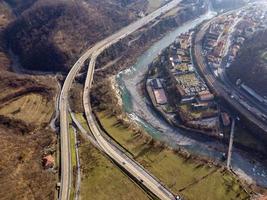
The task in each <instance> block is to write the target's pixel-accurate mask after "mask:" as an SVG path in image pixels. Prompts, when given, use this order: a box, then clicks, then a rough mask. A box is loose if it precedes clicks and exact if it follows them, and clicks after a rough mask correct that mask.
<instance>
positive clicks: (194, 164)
mask: <svg viewBox="0 0 267 200" xmlns="http://www.w3.org/2000/svg"><path fill="white" fill-rule="evenodd" d="M98 118H99V120H100V122H101V124H102V126H103V127H104V129H105V130H106V131H107V133H108V134H109V135H110V136H111V137H112V138H113V139H114V140H116V141H117V142H118V143H119V145H121V146H122V147H123V148H125V149H126V150H127V151H128V152H129V153H130V154H131V155H132V156H133V158H134V159H135V160H137V161H138V162H139V163H141V164H142V165H143V166H144V167H145V168H146V169H147V170H149V171H150V172H151V173H152V174H153V175H155V176H156V177H157V178H158V179H160V181H161V182H163V183H164V184H165V185H166V186H167V187H168V188H170V189H171V190H172V191H173V192H174V193H177V194H181V195H182V196H183V197H184V198H185V199H196V197H198V198H197V199H198V200H207V199H210V200H214V199H216V200H217V199H218V200H224V199H225V200H228V199H238V198H240V199H249V194H248V193H246V191H245V190H244V189H243V186H242V183H241V182H240V181H239V180H238V179H237V177H235V176H234V175H232V174H231V173H229V172H228V171H226V170H225V169H224V168H221V167H219V166H217V165H215V163H212V162H209V161H207V160H205V159H201V158H197V157H194V156H192V155H190V154H188V153H186V152H183V151H175V150H172V149H170V148H168V147H167V146H166V145H164V144H163V143H160V142H157V141H155V140H153V139H152V138H151V137H148V136H147V135H144V134H142V133H140V132H139V131H137V130H134V131H133V130H132V129H131V128H130V129H129V128H127V127H125V126H124V125H122V124H120V122H119V121H118V119H117V118H116V117H114V116H113V117H112V116H110V115H109V114H107V113H105V112H100V113H98ZM210 188H213V190H212V191H211V190H210Z"/></svg>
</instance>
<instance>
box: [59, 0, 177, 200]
mask: <svg viewBox="0 0 267 200" xmlns="http://www.w3.org/2000/svg"><path fill="white" fill-rule="evenodd" d="M180 1H181V0H173V1H171V2H169V3H168V4H166V5H165V6H163V7H161V8H159V9H158V10H156V11H154V12H153V13H151V14H149V15H147V16H145V17H143V18H141V19H140V20H138V21H136V22H134V23H132V24H130V25H129V26H127V27H125V28H123V29H121V30H120V31H118V32H117V33H115V34H113V35H111V36H109V37H107V38H106V39H104V40H102V41H100V42H98V43H97V44H96V45H95V46H94V47H92V48H90V49H88V50H87V51H86V52H85V53H84V54H83V55H82V56H81V57H80V58H79V60H78V61H77V62H76V63H75V64H74V66H73V67H72V69H71V70H70V72H69V74H68V76H67V77H66V80H65V82H64V85H63V87H62V91H61V94H60V100H59V112H60V149H61V187H60V193H59V199H60V200H69V197H70V189H71V177H72V173H71V172H72V169H71V158H70V155H71V153H70V138H69V131H68V126H69V121H68V117H69V116H68V92H69V90H70V88H71V85H72V83H73V81H74V78H75V76H76V75H77V73H78V72H79V71H80V69H81V68H82V67H83V65H84V62H85V60H86V59H88V58H90V57H91V55H92V54H93V53H94V55H93V57H92V59H91V63H90V66H89V69H88V76H87V79H86V85H85V91H84V106H85V109H86V116H87V119H88V124H89V125H90V128H91V131H92V132H93V134H94V135H95V137H96V138H97V139H98V140H97V141H98V143H99V145H100V146H101V147H102V148H103V149H104V150H105V152H106V153H107V154H108V155H109V156H110V157H111V158H113V159H114V160H116V161H117V162H118V163H120V164H121V165H122V167H124V169H125V170H127V171H128V172H129V173H131V174H132V175H133V176H135V177H136V178H137V179H139V180H140V181H141V182H144V185H145V186H146V187H147V188H149V189H150V190H151V191H152V192H153V193H154V192H155V195H156V196H159V197H160V198H161V199H175V197H174V196H173V195H172V194H171V193H170V192H169V191H167V190H166V189H165V188H164V187H163V186H161V185H160V184H159V183H158V182H157V181H156V180H155V179H153V177H152V176H150V175H149V174H148V173H147V172H144V170H142V169H141V167H140V166H139V165H137V164H136V163H134V162H133V161H130V160H127V159H129V158H127V157H126V156H123V155H120V154H119V153H118V150H117V149H114V147H111V145H110V144H109V143H108V142H107V141H106V140H105V139H104V138H103V137H101V134H100V132H99V130H98V128H97V125H96V122H95V120H93V117H92V110H91V106H90V100H89V94H90V88H91V85H92V80H93V74H94V67H95V59H96V58H97V56H98V55H99V54H100V52H102V51H103V50H104V49H106V48H108V47H109V46H110V45H112V44H115V43H116V42H118V41H119V40H121V39H123V38H125V37H126V36H128V35H129V34H131V33H133V32H135V31H136V30H138V29H139V28H141V27H142V26H144V25H146V24H148V23H149V22H151V21H153V20H154V19H155V18H157V17H159V16H161V15H162V14H164V13H166V12H168V11H170V10H171V9H173V8H175V7H176V6H177V5H178V4H179V3H180ZM124 163H125V164H124ZM126 163H127V164H126Z"/></svg>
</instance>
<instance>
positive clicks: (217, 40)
mask: <svg viewBox="0 0 267 200" xmlns="http://www.w3.org/2000/svg"><path fill="white" fill-rule="evenodd" d="M266 19H267V12H266V10H265V9H261V8H260V7H258V6H253V7H251V8H249V9H247V10H242V11H240V12H236V13H231V14H228V15H224V16H222V17H220V18H218V20H216V21H215V22H213V23H212V24H210V26H209V29H208V32H207V33H206V35H205V40H204V45H203V47H204V52H205V54H206V57H207V60H208V64H209V66H210V67H211V68H212V69H214V72H215V73H218V71H217V69H218V68H220V67H221V65H222V62H223V61H224V60H225V61H226V62H225V66H226V67H229V66H230V65H231V63H233V61H234V60H235V59H236V57H237V55H238V52H239V50H240V48H241V47H242V45H243V43H244V41H245V40H246V39H247V38H249V37H251V36H252V35H253V34H254V33H255V32H257V31H259V30H264V29H266V28H267V20H266Z"/></svg>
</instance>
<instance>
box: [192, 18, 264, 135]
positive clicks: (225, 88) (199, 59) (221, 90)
mask: <svg viewBox="0 0 267 200" xmlns="http://www.w3.org/2000/svg"><path fill="white" fill-rule="evenodd" d="M213 20H215V19H213ZM213 20H212V21H213ZM212 21H210V22H208V23H206V24H205V25H204V26H202V27H201V30H200V31H199V32H198V33H197V34H196V37H195V40H194V57H195V62H196V64H197V66H198V68H199V70H200V72H201V74H202V75H203V76H204V78H205V80H206V81H207V83H208V85H209V86H210V87H211V88H212V89H213V90H214V91H215V92H216V93H217V94H218V95H219V96H221V97H223V98H224V99H225V100H226V101H227V102H228V103H229V104H230V105H232V106H233V107H234V108H235V109H236V110H238V111H239V112H240V113H241V114H242V115H243V116H246V118H247V119H249V120H250V121H251V122H252V123H254V124H256V125H257V126H258V127H260V128H261V129H262V130H264V131H266V130H267V124H266V122H265V121H264V120H263V119H261V118H259V116H258V115H257V113H260V112H261V111H260V110H258V109H256V108H257V105H255V107H254V109H255V110H257V112H254V110H248V109H246V108H245V107H244V105H243V104H242V101H240V99H238V98H232V97H231V94H232V92H233V91H234V92H235V94H236V93H237V94H240V95H241V92H240V91H237V89H236V88H233V87H230V86H229V85H228V84H225V83H222V82H221V81H220V80H218V79H217V78H216V77H215V75H214V74H213V72H212V71H211V70H210V69H209V67H208V66H207V62H206V59H205V57H204V56H203V48H202V41H203V38H204V36H205V34H206V31H207V29H208V27H209V24H210V23H211V22H212ZM242 98H244V99H246V98H245V97H242ZM247 101H248V102H250V101H249V100H248V99H247Z"/></svg>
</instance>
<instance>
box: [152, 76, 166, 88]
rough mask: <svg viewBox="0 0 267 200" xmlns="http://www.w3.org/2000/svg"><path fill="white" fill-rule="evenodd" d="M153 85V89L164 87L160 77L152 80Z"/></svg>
mask: <svg viewBox="0 0 267 200" xmlns="http://www.w3.org/2000/svg"><path fill="white" fill-rule="evenodd" d="M151 87H152V88H153V89H162V88H163V86H162V83H161V81H160V80H159V79H158V78H156V79H153V80H152V81H151Z"/></svg>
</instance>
